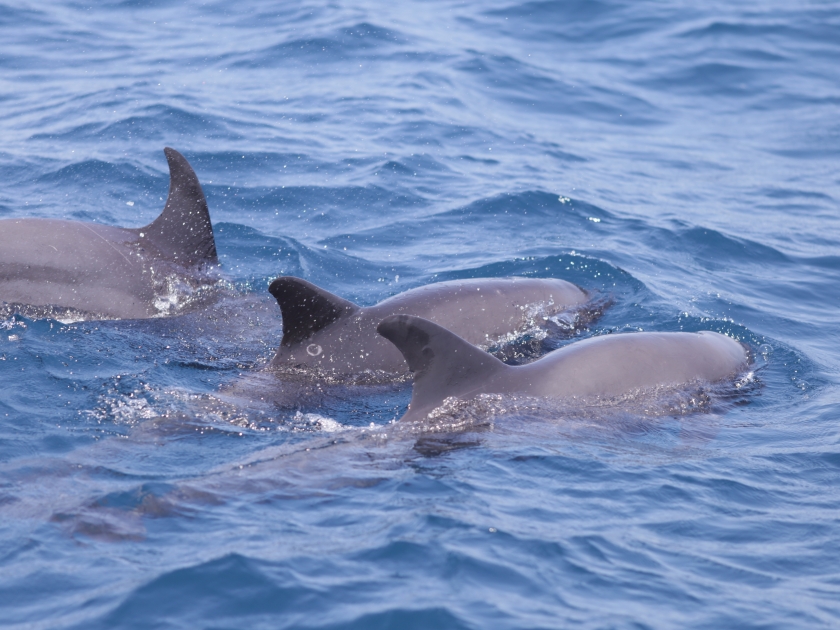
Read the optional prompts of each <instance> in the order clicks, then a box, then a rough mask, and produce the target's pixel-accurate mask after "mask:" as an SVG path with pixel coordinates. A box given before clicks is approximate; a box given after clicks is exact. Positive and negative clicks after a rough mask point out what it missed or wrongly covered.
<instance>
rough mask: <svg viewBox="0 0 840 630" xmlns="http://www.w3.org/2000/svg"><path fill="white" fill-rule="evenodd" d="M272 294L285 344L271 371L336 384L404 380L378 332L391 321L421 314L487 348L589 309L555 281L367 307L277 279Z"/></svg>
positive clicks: (482, 282) (468, 283) (425, 292)
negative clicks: (373, 377) (543, 320)
mask: <svg viewBox="0 0 840 630" xmlns="http://www.w3.org/2000/svg"><path fill="white" fill-rule="evenodd" d="M269 291H270V292H271V294H272V295H273V296H274V297H275V298H276V299H277V303H278V304H279V305H280V311H281V314H282V317H283V339H282V341H281V343H280V347H279V348H278V349H277V352H276V354H275V356H274V359H273V360H272V361H271V365H270V369H274V370H282V369H288V368H292V369H305V370H308V371H310V372H312V373H314V374H318V375H321V376H334V377H339V378H340V377H344V376H349V375H356V374H360V373H363V372H367V373H371V372H373V373H379V374H380V375H384V376H386V378H391V379H393V378H394V377H398V376H402V375H405V374H407V373H408V366H407V365H406V363H405V360H404V359H403V356H402V354H401V353H400V352H399V351H398V350H397V348H395V347H394V346H393V345H392V344H390V343H388V342H387V341H386V340H385V339H383V338H382V337H381V336H379V335H378V334H377V333H376V326H377V325H378V324H379V322H381V321H382V320H383V319H385V318H386V317H388V316H389V315H397V314H400V313H411V314H420V315H422V316H424V317H427V318H428V319H430V320H432V321H434V322H437V323H438V324H440V325H441V326H446V327H447V328H450V329H452V330H454V331H456V332H457V333H458V334H460V335H462V336H463V337H464V338H465V339H467V340H468V341H469V342H470V343H472V344H476V345H484V346H489V345H492V344H493V343H496V342H498V341H500V340H502V339H503V338H504V337H505V336H507V335H510V334H511V333H517V332H523V331H524V330H526V329H527V328H528V327H533V326H534V324H535V319H539V318H540V317H548V316H551V315H555V314H557V313H560V312H562V311H566V310H569V309H582V308H583V307H584V306H585V305H587V304H588V303H589V297H588V295H587V294H586V292H584V291H583V290H582V289H581V288H579V287H577V286H576V285H574V284H572V283H570V282H566V281H565V280H557V279H553V278H549V279H538V278H481V279H474V280H453V281H448V282H439V283H435V284H429V285H426V286H423V287H419V288H416V289H411V290H410V291H406V292H404V293H400V294H398V295H395V296H393V297H391V298H388V299H387V300H384V301H383V302H380V303H379V304H376V305H374V306H369V307H362V306H358V305H357V304H354V303H353V302H349V301H348V300H345V299H343V298H340V297H338V296H337V295H333V294H332V293H329V292H328V291H325V290H324V289H321V288H319V287H317V286H315V285H314V284H312V283H311V282H307V281H306V280H301V279H300V278H294V277H291V276H284V277H280V278H277V279H276V280H274V281H273V282H272V283H271V285H270V286H269ZM536 323H539V322H536ZM383 373H384V374H383Z"/></svg>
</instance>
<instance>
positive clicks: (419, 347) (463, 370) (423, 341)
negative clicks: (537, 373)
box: [376, 315, 514, 419]
mask: <svg viewBox="0 0 840 630" xmlns="http://www.w3.org/2000/svg"><path fill="white" fill-rule="evenodd" d="M376 331H377V332H378V333H379V334H380V335H382V336H383V337H385V338H386V339H387V340H388V341H390V342H391V343H393V344H394V345H395V346H396V347H397V349H398V350H399V351H400V352H402V355H403V356H404V357H405V360H406V362H407V363H408V368H409V369H410V370H411V371H412V372H414V390H413V391H412V393H411V409H410V414H411V416H414V419H420V417H425V414H427V413H428V412H429V411H431V410H432V409H434V408H436V407H439V406H440V405H441V403H443V401H444V400H445V399H446V398H448V397H449V396H456V397H462V396H464V395H467V394H469V393H470V392H473V391H475V390H476V389H478V388H480V387H481V386H482V385H483V384H484V383H486V382H487V380H488V379H489V378H491V377H492V376H494V375H496V374H497V373H499V372H501V371H504V370H510V369H514V368H511V367H510V366H507V365H505V364H504V363H502V362H501V361H499V360H498V359H497V358H496V357H494V356H493V355H491V354H488V353H486V352H484V350H481V349H480V348H476V347H475V346H474V345H472V344H471V343H469V342H467V341H464V340H463V339H461V338H460V337H459V336H458V335H456V334H455V333H453V332H450V331H449V330H447V329H446V328H444V327H443V326H438V325H437V324H435V323H433V322H430V321H429V320H427V319H423V318H422V317H415V316H414V315H391V316H390V317H386V318H385V319H383V320H382V322H380V324H379V326H377V327H376ZM417 414H420V417H417Z"/></svg>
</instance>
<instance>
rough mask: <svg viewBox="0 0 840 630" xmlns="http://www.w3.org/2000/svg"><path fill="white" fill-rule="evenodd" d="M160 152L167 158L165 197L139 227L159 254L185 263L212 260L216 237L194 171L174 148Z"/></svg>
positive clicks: (192, 263) (195, 263) (213, 261)
mask: <svg viewBox="0 0 840 630" xmlns="http://www.w3.org/2000/svg"><path fill="white" fill-rule="evenodd" d="M163 152H164V153H165V154H166V160H167V162H169V197H168V198H167V199H166V205H165V206H164V207H163V212H161V213H160V216H159V217H158V218H157V219H155V220H154V221H152V222H151V223H150V224H149V225H147V226H146V227H144V228H140V229H139V230H135V231H137V232H140V233H141V234H142V237H141V240H142V239H147V240H148V241H149V242H151V243H152V245H154V248H155V249H157V250H158V251H159V252H160V253H161V254H162V255H163V256H165V257H166V258H171V259H173V260H174V261H176V262H177V263H179V264H180V265H183V266H185V267H189V266H193V265H198V264H200V263H203V262H211V263H216V262H218V259H217V258H216V241H215V240H214V238H213V226H212V225H211V223H210V212H209V211H208V210H207V200H206V199H205V198H204V191H203V190H201V184H200V183H199V182H198V177H197V176H196V174H195V171H194V170H193V169H192V167H191V166H190V163H189V162H187V160H186V158H185V157H184V156H183V155H181V154H180V153H178V152H177V151H176V150H175V149H170V148H169V147H166V148H165V149H164V150H163Z"/></svg>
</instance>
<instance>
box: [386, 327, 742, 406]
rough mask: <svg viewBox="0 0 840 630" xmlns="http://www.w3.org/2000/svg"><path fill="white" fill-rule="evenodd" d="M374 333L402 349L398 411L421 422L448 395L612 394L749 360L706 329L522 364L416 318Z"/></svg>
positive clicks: (710, 373)
mask: <svg viewBox="0 0 840 630" xmlns="http://www.w3.org/2000/svg"><path fill="white" fill-rule="evenodd" d="M377 331H378V332H379V334H380V335H382V336H383V337H384V338H386V339H388V340H389V341H390V342H391V343H393V344H394V346H395V347H396V348H398V349H399V350H400V352H401V353H402V354H403V356H404V357H405V359H406V361H407V362H408V364H409V366H410V367H411V369H412V371H413V372H414V390H413V392H412V397H411V405H410V407H409V410H408V412H407V413H406V414H405V416H403V418H405V419H409V420H422V419H423V418H425V417H426V416H427V415H428V413H429V412H430V411H432V410H433V409H435V408H437V407H439V406H440V405H441V404H442V403H443V401H444V400H445V399H446V398H449V397H455V398H459V399H463V400H468V399H471V398H474V397H476V396H478V395H479V394H504V395H517V394H519V395H525V396H535V397H543V398H550V399H571V398H575V399H584V400H586V399H597V398H604V397H615V396H621V395H623V394H628V393H632V392H634V391H637V390H644V389H650V388H655V387H660V386H681V385H687V384H689V383H692V382H695V381H706V382H716V381H721V380H723V379H725V378H727V377H730V376H733V375H735V374H736V373H737V372H738V371H739V370H742V369H743V368H745V367H746V366H747V363H748V356H747V351H746V349H745V348H744V346H742V345H741V344H740V343H739V342H738V341H736V340H734V339H731V338H729V337H726V336H725V335H721V334H718V333H715V332H708V331H704V332H700V333H682V332H680V333H677V332H674V333H643V332H640V333H625V334H616V335H604V336H601V337H593V338H590V339H586V340H584V341H578V342H575V343H572V344H570V345H568V346H565V347H563V348H561V349H559V350H555V351H554V352H551V353H549V354H547V355H546V356H544V357H542V358H541V359H539V360H537V361H534V362H533V363H529V364H527V365H521V366H509V365H505V364H504V363H502V362H501V361H499V360H498V359H496V358H495V357H492V356H490V355H488V354H486V353H483V352H481V351H480V350H479V349H478V348H475V347H474V346H473V345H471V344H469V343H468V342H467V341H465V340H464V339H461V338H460V337H459V336H458V335H455V334H454V333H452V332H451V331H449V330H446V329H445V328H442V327H441V326H439V325H437V324H435V323H434V322H431V321H429V320H426V319H423V318H421V317H414V316H411V315H398V316H392V317H388V318H386V319H384V320H383V321H382V322H381V323H380V324H379V326H378V327H377Z"/></svg>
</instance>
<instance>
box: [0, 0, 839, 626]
mask: <svg viewBox="0 0 840 630" xmlns="http://www.w3.org/2000/svg"><path fill="white" fill-rule="evenodd" d="M838 68H840V6H838V4H837V3H836V2H819V1H811V2H801V3H789V2H779V1H775V0H771V1H763V2H741V3H723V2H706V3H699V4H698V3H680V2H650V1H642V2H625V1H621V0H600V1H595V0H592V1H585V0H575V1H571V2H560V1H558V2H547V1H546V2H539V1H534V2H520V3H515V2H511V1H510V0H507V1H495V0H494V1H490V2H481V3H468V4H465V3H461V2H445V1H439V2H424V3H419V2H418V3H408V4H406V3H394V2H357V3H352V4H351V3H341V2H331V3H319V4H314V3H263V2H256V1H252V0H243V1H240V2H238V3H230V2H205V3H193V4H192V6H188V7H185V6H182V3H175V2H169V1H168V0H149V1H145V2H144V1H141V0H124V1H117V0H111V1H108V2H99V3H95V4H94V5H89V4H81V3H78V2H73V1H70V0H65V1H55V2H50V3H34V2H15V3H11V2H3V3H2V4H0V138H2V140H0V181H2V186H0V218H10V217H30V216H38V217H54V218H59V217H60V218H71V219H78V220H85V221H97V222H101V223H106V224H112V225H120V226H127V227H136V226H140V225H144V224H146V223H148V222H149V221H151V220H152V219H153V218H154V217H155V216H157V214H158V213H159V212H160V209H161V208H162V206H163V199H164V198H165V196H166V192H167V186H168V174H167V170H166V162H165V160H164V157H163V153H162V149H163V147H164V146H167V145H168V146H172V147H175V148H176V149H178V150H180V151H181V152H183V153H184V154H185V155H186V156H187V158H188V159H189V160H190V161H191V163H192V164H193V166H194V167H195V169H196V171H197V173H198V175H199V177H200V178H201V180H202V182H203V185H204V190H205V192H206V194H207V198H208V202H209V206H210V212H211V215H212V217H213V220H214V223H215V227H216V233H217V244H218V249H219V253H220V258H221V261H222V264H223V268H224V271H225V273H226V274H227V278H228V280H229V281H230V290H229V291H228V294H227V295H226V296H225V297H224V298H223V299H222V300H221V301H220V302H219V303H218V304H217V305H216V306H215V307H213V308H211V309H209V310H206V311H197V312H194V313H191V314H188V315H185V316H183V317H176V318H172V319H167V320H164V319H158V320H149V321H142V322H136V321H122V322H81V323H70V324H62V323H60V322H58V321H55V320H32V319H26V318H24V317H21V316H14V317H12V318H10V319H7V320H4V321H2V322H0V333H1V334H0V379H1V380H0V382H2V386H1V387H0V626H3V627H8V628H86V629H87V628H103V629H104V628H365V629H368V628H440V629H443V628H475V629H478V628H517V629H518V628H558V627H584V628H674V627H694V628H723V627H743V628H789V627H808V628H814V627H837V625H838V624H840V569H838V567H840V387H839V385H840V383H838V371H840V344H838V342H840V317H838V307H840V253H839V252H838V247H840V212H838V200H840V167H838V165H840V72H838ZM281 274H294V275H299V276H302V277H304V278H307V279H309V280H311V281H313V282H315V283H318V284H320V285H322V286H324V287H325V288H327V289H329V290H330V291H333V292H335V293H338V294H340V295H343V296H345V297H347V298H349V299H353V300H356V301H358V302H360V303H364V304H371V303H375V302H377V301H379V300H381V299H384V298H386V297H388V296H390V295H393V294H394V293H396V292H399V291H402V290H405V289H409V288H412V287H416V286H420V285H423V284H427V283H430V282H434V281H439V280H446V279H454V278H468V277H481V276H506V275H526V276H540V277H559V278H564V279H567V280H571V281H573V282H576V283H578V284H580V285H581V286H583V287H585V288H586V289H588V290H592V291H597V292H599V294H600V295H602V296H605V297H606V298H608V299H610V300H612V306H611V308H609V309H608V310H607V311H606V313H605V314H604V316H603V317H602V318H601V319H599V320H597V321H596V322H594V323H593V324H591V326H590V327H589V328H588V329H586V330H584V331H582V333H581V335H582V336H589V335H594V334H603V333H605V332H608V331H630V330H638V329H643V330H717V331H721V332H726V333H728V334H730V335H733V336H735V337H737V338H739V339H741V340H743V341H745V342H747V343H749V344H750V345H751V346H752V348H753V350H754V352H755V355H756V363H755V366H754V368H755V370H754V381H753V382H752V383H749V384H748V385H747V386H745V388H744V391H743V392H740V393H738V394H737V395H729V396H714V395H713V396H712V397H711V398H710V399H708V400H706V401H705V402H703V403H702V404H697V405H695V406H692V405H688V406H687V407H686V408H683V407H681V406H680V405H672V406H671V407H668V406H667V405H666V406H665V407H660V409H659V411H658V412H650V411H649V410H648V411H645V410H643V409H641V408H640V407H632V406H631V407H629V408H627V409H621V410H611V411H609V412H608V413H604V414H593V415H591V416H589V417H587V416H582V417H581V416H575V417H571V416H569V417H567V416H564V415H563V414H552V413H539V412H538V411H537V412H534V413H530V414H523V413H509V414H505V413H500V414H498V413H497V414H495V415H492V417H485V418H478V420H477V421H476V422H475V423H474V424H472V425H471V424H469V423H467V424H466V425H463V424H462V425H461V426H460V430H459V431H457V432H456V431H453V432H449V433H443V434H437V433H435V434H421V433H418V432H415V431H411V430H408V429H405V428H401V427H399V425H392V424H389V422H390V421H391V420H392V419H393V418H395V417H398V416H399V415H401V413H402V410H403V409H404V407H405V404H406V403H407V402H408V400H409V397H410V389H409V387H408V386H407V385H399V386H395V387H392V388H388V387H383V388H368V389H364V388H355V389H354V388H348V389H347V390H346V391H343V392H340V394H341V395H339V396H335V397H328V398H326V399H324V400H319V401H314V400H313V401H310V404H309V405H308V406H307V405H303V406H301V407H300V408H299V409H296V410H294V409H281V408H278V407H276V406H273V405H272V404H270V403H266V402H263V401H261V400H260V398H259V396H256V395H252V396H250V397H249V395H248V392H249V391H250V392H256V391H259V388H260V387H263V388H270V387H272V384H271V382H262V381H263V380H265V379H264V377H263V376H262V375H261V374H260V373H259V369H260V367H261V366H263V365H264V364H265V362H266V361H267V360H268V359H270V357H271V355H272V352H273V349H274V347H275V346H276V345H277V344H278V343H279V339H280V336H281V333H282V327H281V322H280V318H279V312H278V309H277V307H276V304H273V303H272V302H273V300H272V299H271V297H270V296H269V295H268V294H267V292H266V287H267V283H268V281H269V280H270V279H272V278H274V277H276V276H278V275H281ZM243 383H245V385H243ZM243 392H244V393H243ZM678 402H679V401H678ZM682 403H685V401H682ZM371 424H372V425H373V426H371Z"/></svg>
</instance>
